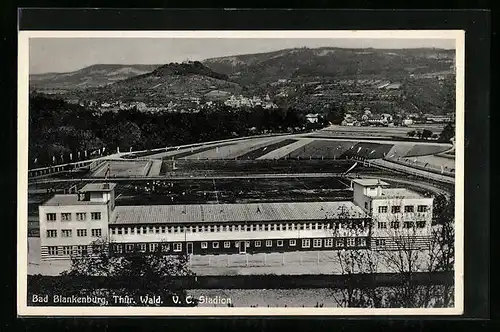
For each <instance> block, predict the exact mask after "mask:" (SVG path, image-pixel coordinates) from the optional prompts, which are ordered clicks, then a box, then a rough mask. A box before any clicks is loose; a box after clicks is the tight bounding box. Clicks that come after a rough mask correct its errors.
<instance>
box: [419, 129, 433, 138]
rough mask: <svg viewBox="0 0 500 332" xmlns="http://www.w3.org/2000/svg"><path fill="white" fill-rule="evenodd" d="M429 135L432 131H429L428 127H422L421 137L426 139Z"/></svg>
mask: <svg viewBox="0 0 500 332" xmlns="http://www.w3.org/2000/svg"><path fill="white" fill-rule="evenodd" d="M431 136H432V131H430V130H429V129H424V130H423V131H422V136H421V138H422V139H428V138H430V137H431Z"/></svg>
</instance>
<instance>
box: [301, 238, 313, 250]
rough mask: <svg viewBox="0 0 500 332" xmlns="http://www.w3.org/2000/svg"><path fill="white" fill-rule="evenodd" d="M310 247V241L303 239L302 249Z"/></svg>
mask: <svg viewBox="0 0 500 332" xmlns="http://www.w3.org/2000/svg"><path fill="white" fill-rule="evenodd" d="M310 246H311V240H309V239H303V240H302V248H309V247H310Z"/></svg>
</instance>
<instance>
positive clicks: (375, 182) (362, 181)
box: [352, 179, 389, 187]
mask: <svg viewBox="0 0 500 332" xmlns="http://www.w3.org/2000/svg"><path fill="white" fill-rule="evenodd" d="M352 182H354V183H357V184H359V185H361V186H363V187H369V186H388V185H389V184H388V183H387V182H384V181H381V180H380V179H353V180H352Z"/></svg>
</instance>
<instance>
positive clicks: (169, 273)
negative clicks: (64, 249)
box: [61, 239, 195, 306]
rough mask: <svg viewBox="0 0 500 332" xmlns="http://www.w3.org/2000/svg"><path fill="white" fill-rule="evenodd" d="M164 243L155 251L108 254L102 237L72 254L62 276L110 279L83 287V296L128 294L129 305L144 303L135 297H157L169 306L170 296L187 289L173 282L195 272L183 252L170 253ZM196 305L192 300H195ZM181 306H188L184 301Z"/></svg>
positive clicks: (178, 294) (122, 295)
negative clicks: (98, 285)
mask: <svg viewBox="0 0 500 332" xmlns="http://www.w3.org/2000/svg"><path fill="white" fill-rule="evenodd" d="M163 245H166V244H164V243H160V244H159V245H158V246H157V248H158V250H156V251H155V252H150V253H143V252H140V251H139V250H138V249H133V250H129V251H127V253H125V254H122V255H117V254H113V253H111V252H110V251H109V250H108V249H107V247H108V244H107V241H106V240H105V239H99V240H96V241H94V242H93V243H92V244H91V246H90V247H91V248H92V251H91V252H88V253H83V254H82V255H78V256H73V257H71V267H70V269H69V270H68V271H65V272H63V273H62V274H61V275H62V276H68V277H75V278H81V277H83V278H95V277H104V278H106V279H107V281H109V283H108V286H109V288H107V289H102V288H93V289H82V290H80V291H81V294H82V295H88V294H89V293H91V294H94V295H96V294H100V295H104V296H107V297H113V296H121V297H125V296H129V297H132V298H134V299H136V303H130V304H129V305H139V306H140V305H146V304H145V303H141V302H140V301H138V300H137V299H139V298H142V299H144V298H146V297H149V298H153V297H155V296H160V297H161V299H162V300H163V303H160V304H158V305H160V306H161V305H163V306H168V305H172V296H179V298H181V299H182V298H185V297H186V291H185V290H184V289H182V288H180V287H179V286H178V285H177V284H175V283H174V279H176V278H178V277H189V276H191V277H192V276H194V275H195V274H194V273H193V272H192V271H191V270H190V269H189V267H188V259H189V258H188V257H187V256H186V255H170V254H167V253H166V252H164V251H163V250H162V249H163V248H165V247H163ZM194 304H195V303H194ZM183 305H190V304H186V303H184V304H183Z"/></svg>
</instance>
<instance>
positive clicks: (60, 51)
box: [29, 38, 455, 74]
mask: <svg viewBox="0 0 500 332" xmlns="http://www.w3.org/2000/svg"><path fill="white" fill-rule="evenodd" d="M327 46H330V47H345V48H368V47H373V48H418V47H436V48H445V49H454V48H455V40H454V39H312V38H308V39H288V38H287V39H285V38H282V39H258V38H256V39H237V38H210V39H208V38H183V39H181V38H161V39H160V38H149V39H148V38H31V39H30V42H29V47H30V54H29V61H30V63H29V70H30V73H31V74H38V73H47V72H69V71H74V70H78V69H81V68H83V67H86V66H90V65H94V64H164V63H168V62H181V61H184V60H193V61H194V60H204V59H207V58H213V57H221V56H229V55H237V54H249V53H263V52H269V51H277V50H281V49H285V48H294V47H309V48H317V47H327Z"/></svg>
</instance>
